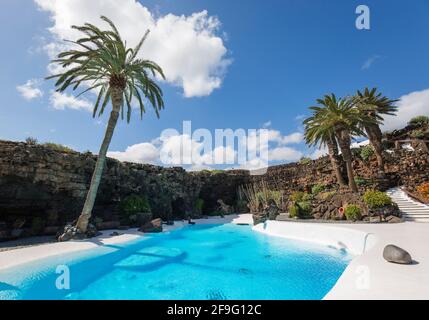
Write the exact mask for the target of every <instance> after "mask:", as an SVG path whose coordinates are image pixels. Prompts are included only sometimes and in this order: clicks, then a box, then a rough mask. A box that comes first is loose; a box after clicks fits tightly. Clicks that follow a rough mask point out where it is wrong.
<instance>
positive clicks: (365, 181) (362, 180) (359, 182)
mask: <svg viewBox="0 0 429 320" xmlns="http://www.w3.org/2000/svg"><path fill="white" fill-rule="evenodd" d="M355 182H356V185H357V186H358V187H365V186H369V185H371V184H372V183H373V182H374V181H373V180H372V179H365V178H362V177H355Z"/></svg>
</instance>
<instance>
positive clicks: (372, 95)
mask: <svg viewBox="0 0 429 320" xmlns="http://www.w3.org/2000/svg"><path fill="white" fill-rule="evenodd" d="M355 98H356V101H357V108H358V109H359V111H360V112H362V114H364V115H365V116H367V117H370V118H372V119H373V120H374V121H373V122H372V123H371V122H366V123H365V124H363V125H362V127H363V129H364V130H365V132H366V134H367V136H368V139H369V141H370V143H371V145H372V146H373V148H374V152H375V155H376V157H377V162H378V167H379V169H380V171H382V172H384V159H383V144H382V132H381V129H380V125H379V123H382V122H383V120H384V119H383V115H395V114H396V112H397V106H395V103H396V102H398V100H391V99H389V98H387V97H385V96H383V95H382V94H381V93H379V92H377V88H373V89H371V90H369V89H368V88H365V89H364V90H363V92H361V91H359V90H358V91H357V93H356V95H355Z"/></svg>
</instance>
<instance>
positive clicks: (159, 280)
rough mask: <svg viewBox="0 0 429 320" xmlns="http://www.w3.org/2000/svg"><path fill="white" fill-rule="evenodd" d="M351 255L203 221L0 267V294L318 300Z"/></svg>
mask: <svg viewBox="0 0 429 320" xmlns="http://www.w3.org/2000/svg"><path fill="white" fill-rule="evenodd" d="M351 258H352V257H351V256H350V255H349V254H347V252H343V251H339V250H336V249H333V248H328V247H324V246H319V245H313V244H309V243H306V242H300V241H292V240H286V239H283V238H277V237H271V236H267V235H263V234H260V233H257V232H254V231H252V229H251V228H250V227H249V226H238V225H233V224H223V225H220V224H219V225H217V224H216V225H214V224H213V225H203V224H202V225H194V226H187V227H184V228H181V229H177V230H174V231H171V232H166V233H161V234H154V235H149V236H145V237H142V238H141V239H139V240H137V241H132V242H129V243H125V244H121V245H103V244H101V243H100V246H99V247H98V248H96V249H93V250H88V251H83V252H80V253H77V254H67V255H64V256H56V257H53V258H49V259H45V260H40V261H38V262H35V263H31V264H26V265H22V266H19V267H15V268H12V269H8V270H3V271H0V299H145V300H146V299H155V300H158V299H162V300H173V299H185V300H193V299H210V300H222V299H239V300H242V299H276V300H279V299H322V298H323V297H324V296H325V295H326V294H327V293H328V292H329V290H330V289H331V288H332V287H333V286H334V285H335V283H336V282H337V280H338V278H339V277H340V276H341V274H342V273H343V271H344V270H345V268H346V267H347V265H348V263H349V262H350V260H351Z"/></svg>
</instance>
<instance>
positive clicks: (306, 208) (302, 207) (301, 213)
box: [288, 201, 312, 219]
mask: <svg viewBox="0 0 429 320" xmlns="http://www.w3.org/2000/svg"><path fill="white" fill-rule="evenodd" d="M311 210H312V208H311V203H310V201H300V202H292V204H291V205H290V206H289V208H288V211H289V217H291V218H301V219H305V218H309V217H310V216H311Z"/></svg>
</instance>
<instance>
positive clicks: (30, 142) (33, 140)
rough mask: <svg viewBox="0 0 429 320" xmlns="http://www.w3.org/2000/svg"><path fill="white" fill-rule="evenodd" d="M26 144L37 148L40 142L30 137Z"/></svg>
mask: <svg viewBox="0 0 429 320" xmlns="http://www.w3.org/2000/svg"><path fill="white" fill-rule="evenodd" d="M25 143H27V144H29V145H31V146H35V145H36V144H37V143H38V142H37V139H36V138H33V137H28V138H27V139H25Z"/></svg>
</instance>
